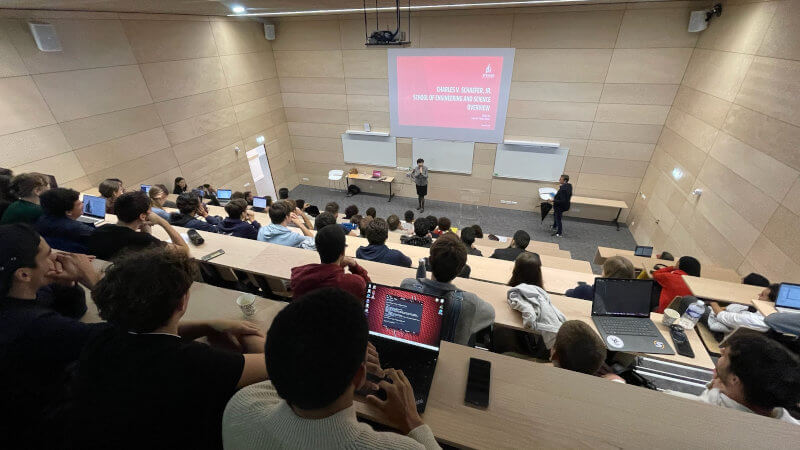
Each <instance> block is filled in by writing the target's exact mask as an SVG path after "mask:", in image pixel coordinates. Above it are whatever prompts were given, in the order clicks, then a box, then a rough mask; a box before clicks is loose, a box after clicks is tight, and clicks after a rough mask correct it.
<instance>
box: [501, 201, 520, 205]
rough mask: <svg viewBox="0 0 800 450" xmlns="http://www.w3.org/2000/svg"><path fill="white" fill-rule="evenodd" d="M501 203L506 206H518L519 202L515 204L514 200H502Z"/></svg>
mask: <svg viewBox="0 0 800 450" xmlns="http://www.w3.org/2000/svg"><path fill="white" fill-rule="evenodd" d="M500 203H502V204H504V205H516V204H517V202H515V201H514V200H500Z"/></svg>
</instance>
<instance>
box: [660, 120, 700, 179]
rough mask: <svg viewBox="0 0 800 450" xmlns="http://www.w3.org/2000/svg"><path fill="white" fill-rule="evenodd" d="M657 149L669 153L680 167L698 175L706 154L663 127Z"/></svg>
mask: <svg viewBox="0 0 800 450" xmlns="http://www.w3.org/2000/svg"><path fill="white" fill-rule="evenodd" d="M658 147H659V148H660V149H662V150H664V151H665V152H667V153H669V154H670V155H671V156H672V157H673V158H675V159H676V160H677V161H678V162H679V163H680V164H681V165H682V166H684V167H687V168H689V170H691V171H692V172H693V173H698V172H699V171H700V168H701V167H703V163H704V162H705V160H706V157H707V156H708V154H707V153H706V152H704V151H703V150H700V149H699V148H697V147H696V146H695V145H693V144H692V143H691V142H689V141H687V140H686V139H684V138H683V137H682V136H681V135H679V134H678V133H676V132H674V131H672V130H671V129H669V128H667V127H664V131H662V132H661V138H660V139H659V141H658Z"/></svg>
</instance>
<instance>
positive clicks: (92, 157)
mask: <svg viewBox="0 0 800 450" xmlns="http://www.w3.org/2000/svg"><path fill="white" fill-rule="evenodd" d="M168 147H169V141H168V140H167V136H166V134H164V129H163V128H161V127H158V128H153V129H152V130H147V131H142V132H140V133H136V134H132V135H130V136H125V137H121V138H119V139H113V140H110V141H107V142H103V143H100V144H95V145H91V146H89V147H84V148H81V149H78V150H75V155H76V156H77V157H78V160H79V161H80V162H81V165H82V166H83V168H84V170H86V173H93V172H98V171H100V170H102V169H105V168H107V167H111V166H115V165H118V164H120V163H123V162H125V161H131V160H134V159H136V158H140V157H142V156H145V155H149V154H151V153H155V152H157V151H159V150H163V149H165V148H168ZM118 178H124V176H123V174H122V173H121V174H119V177H118Z"/></svg>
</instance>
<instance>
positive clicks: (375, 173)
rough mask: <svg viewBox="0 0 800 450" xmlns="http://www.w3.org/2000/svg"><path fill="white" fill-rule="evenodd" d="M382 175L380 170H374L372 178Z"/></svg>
mask: <svg viewBox="0 0 800 450" xmlns="http://www.w3.org/2000/svg"><path fill="white" fill-rule="evenodd" d="M380 177H381V171H380V170H373V171H372V178H380Z"/></svg>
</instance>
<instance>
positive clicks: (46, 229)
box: [35, 188, 95, 253]
mask: <svg viewBox="0 0 800 450" xmlns="http://www.w3.org/2000/svg"><path fill="white" fill-rule="evenodd" d="M39 203H40V204H41V206H42V209H43V210H44V215H42V216H41V217H39V220H38V221H37V222H36V226H35V228H36V231H38V232H39V234H41V235H42V237H43V238H44V240H45V241H47V243H48V244H50V246H51V247H53V248H55V249H58V250H63V251H66V252H75V253H86V252H87V251H88V245H89V237H90V236H91V235H92V233H94V230H95V228H94V227H93V226H92V225H89V224H86V223H82V222H78V220H77V219H78V217H80V216H81V214H83V201H81V199H80V194H79V193H78V191H76V190H73V189H65V188H55V189H50V190H49V191H47V192H45V193H43V194H42V195H40V196H39Z"/></svg>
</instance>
